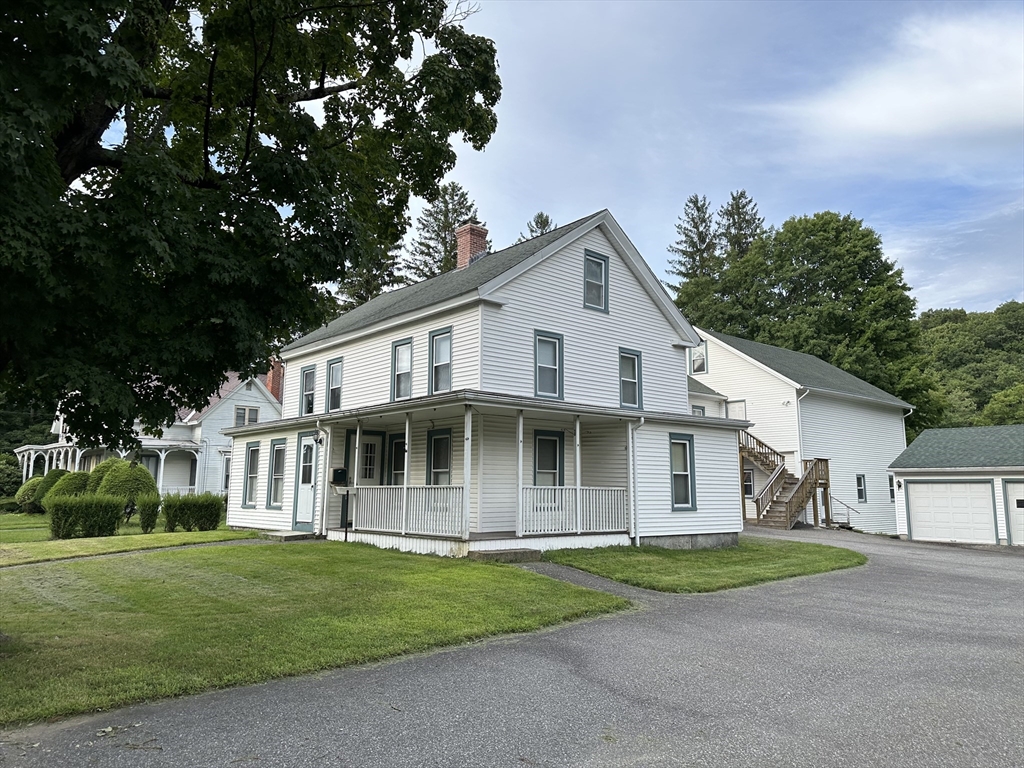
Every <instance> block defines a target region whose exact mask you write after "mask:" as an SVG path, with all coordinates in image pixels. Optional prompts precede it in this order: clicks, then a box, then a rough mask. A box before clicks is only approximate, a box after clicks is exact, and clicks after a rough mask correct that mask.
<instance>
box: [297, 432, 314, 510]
mask: <svg viewBox="0 0 1024 768" xmlns="http://www.w3.org/2000/svg"><path fill="white" fill-rule="evenodd" d="M297 461H298V465H299V466H298V473H297V474H298V486H297V487H298V493H297V496H296V502H295V524H296V525H312V523H313V501H314V499H315V497H316V443H315V442H314V441H313V436H312V435H307V436H306V437H303V438H302V439H301V440H299V454H298V459H297Z"/></svg>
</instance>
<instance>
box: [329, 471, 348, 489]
mask: <svg viewBox="0 0 1024 768" xmlns="http://www.w3.org/2000/svg"><path fill="white" fill-rule="evenodd" d="M331 485H348V470H347V469H346V468H345V467H338V468H337V469H332V470H331Z"/></svg>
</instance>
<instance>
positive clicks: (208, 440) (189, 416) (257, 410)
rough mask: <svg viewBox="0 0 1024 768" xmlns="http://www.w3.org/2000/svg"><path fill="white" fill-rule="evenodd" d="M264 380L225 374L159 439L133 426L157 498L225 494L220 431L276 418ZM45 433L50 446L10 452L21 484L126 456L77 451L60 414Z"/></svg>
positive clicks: (227, 456) (226, 443) (227, 445)
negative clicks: (195, 407)
mask: <svg viewBox="0 0 1024 768" xmlns="http://www.w3.org/2000/svg"><path fill="white" fill-rule="evenodd" d="M266 379H267V377H266V376H263V375H261V376H259V377H257V378H254V379H248V380H243V379H240V378H239V376H238V374H236V373H233V372H232V373H228V379H227V381H226V382H225V383H224V385H223V386H222V387H221V388H220V391H219V392H218V394H216V395H214V396H213V397H211V398H210V401H209V403H208V404H207V405H206V407H205V408H203V409H202V410H200V411H193V410H183V411H180V412H179V413H178V418H177V419H176V420H175V422H174V424H172V425H171V426H169V427H166V428H165V429H164V431H163V435H162V436H161V437H159V438H157V437H151V436H149V435H145V434H142V431H141V425H140V424H139V423H138V422H136V434H137V435H138V437H139V440H140V442H141V444H142V445H141V448H140V450H139V451H138V459H139V462H140V463H141V464H143V465H144V466H145V467H146V468H147V469H148V470H149V471H150V472H151V473H152V474H153V477H154V478H156V480H157V486H158V487H159V489H160V492H161V493H203V492H206V491H212V492H214V493H224V492H226V490H227V488H228V485H229V483H230V475H231V438H230V437H227V436H226V435H224V432H223V431H224V430H225V429H227V428H229V427H234V426H243V425H245V424H255V423H257V422H260V421H275V420H277V419H279V418H280V417H281V404H280V403H279V402H278V400H277V398H276V397H275V396H274V395H273V394H272V393H271V392H270V390H268V389H267V385H266V384H265V383H264V381H266ZM51 431H52V433H53V434H55V435H56V436H57V439H56V440H55V441H54V442H52V443H49V444H47V445H23V446H21V447H20V448H17V449H15V451H14V453H15V455H17V457H18V461H19V462H20V464H21V470H22V479H23V480H26V479H28V478H29V477H31V476H32V475H33V474H36V473H37V470H40V471H41V472H42V473H43V474H45V473H46V472H48V471H49V470H51V469H53V468H55V467H60V468H62V469H68V470H91V469H93V468H94V467H95V466H96V465H97V464H99V463H100V462H101V461H103V460H104V459H106V458H108V457H110V456H122V457H124V456H127V455H128V454H129V451H111V450H108V449H105V448H85V447H81V446H79V445H78V444H77V441H76V440H75V437H74V436H73V435H71V434H69V433H68V431H67V429H66V427H65V426H64V420H63V418H62V417H61V416H60V414H58V415H57V418H56V420H55V421H54V422H53V427H52V429H51Z"/></svg>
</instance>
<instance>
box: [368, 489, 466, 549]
mask: <svg viewBox="0 0 1024 768" xmlns="http://www.w3.org/2000/svg"><path fill="white" fill-rule="evenodd" d="M352 490H353V491H354V494H353V495H354V500H353V501H352V502H351V503H352V505H353V507H354V514H353V516H352V527H353V529H355V530H357V531H360V530H362V531H380V532H382V533H399V534H400V533H417V534H422V535H427V536H461V535H462V534H463V530H462V486H461V485H410V486H409V487H408V489H406V488H405V487H403V486H401V485H369V486H360V487H359V488H353V489H352ZM407 490H408V497H406V491H407ZM404 499H407V502H408V503H407V505H406V504H404V503H403V500H404Z"/></svg>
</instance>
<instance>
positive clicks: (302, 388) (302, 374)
mask: <svg viewBox="0 0 1024 768" xmlns="http://www.w3.org/2000/svg"><path fill="white" fill-rule="evenodd" d="M309 371H312V372H313V386H311V387H310V388H309V394H311V395H313V402H312V403H310V406H309V410H308V411H307V410H305V405H306V394H307V391H306V373H308V372H309ZM314 413H316V363H314V364H313V365H304V366H302V368H300V369H299V416H311V415H312V414H314Z"/></svg>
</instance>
